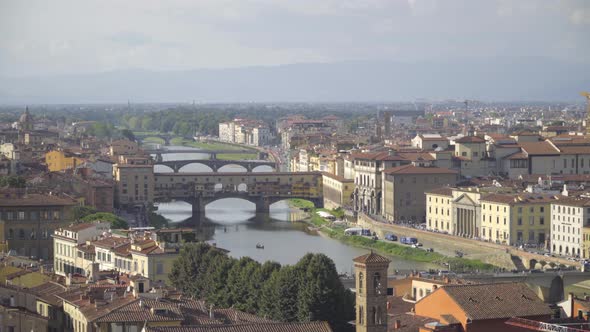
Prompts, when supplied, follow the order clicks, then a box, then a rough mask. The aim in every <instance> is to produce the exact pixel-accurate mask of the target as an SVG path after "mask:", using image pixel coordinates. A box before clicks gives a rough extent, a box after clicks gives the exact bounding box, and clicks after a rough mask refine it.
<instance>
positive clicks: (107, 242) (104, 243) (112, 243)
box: [92, 236, 131, 248]
mask: <svg viewBox="0 0 590 332" xmlns="http://www.w3.org/2000/svg"><path fill="white" fill-rule="evenodd" d="M130 242H131V239H129V238H126V237H116V236H109V237H105V238H102V239H98V240H96V241H92V244H93V245H94V246H95V247H101V248H116V247H118V246H121V245H123V244H125V243H130Z"/></svg>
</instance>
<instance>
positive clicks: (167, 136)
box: [134, 134, 180, 145]
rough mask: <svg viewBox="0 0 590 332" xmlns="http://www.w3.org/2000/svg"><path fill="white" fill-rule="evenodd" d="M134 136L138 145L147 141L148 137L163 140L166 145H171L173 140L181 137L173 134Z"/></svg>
mask: <svg viewBox="0 0 590 332" xmlns="http://www.w3.org/2000/svg"><path fill="white" fill-rule="evenodd" d="M134 136H135V139H136V140H137V141H138V143H141V142H143V140H145V139H146V138H148V137H155V138H159V139H161V140H163V141H164V145H170V142H171V141H172V139H173V138H176V137H180V136H178V135H173V134H135V135H134Z"/></svg>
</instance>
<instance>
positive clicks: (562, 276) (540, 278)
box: [461, 271, 590, 303]
mask: <svg viewBox="0 0 590 332" xmlns="http://www.w3.org/2000/svg"><path fill="white" fill-rule="evenodd" d="M461 278H462V279H464V280H470V281H474V282H480V283H487V282H490V283H494V282H523V283H526V284H528V285H529V286H530V287H532V288H533V290H535V291H536V292H537V295H538V296H539V297H541V298H542V299H543V300H544V301H545V302H548V303H557V302H559V301H561V300H563V298H564V293H565V290H564V289H565V286H569V285H575V284H577V283H580V282H582V281H587V280H590V272H579V271H560V272H544V273H524V274H523V273H498V274H493V275H490V274H484V275H479V274H476V275H470V274H465V275H461Z"/></svg>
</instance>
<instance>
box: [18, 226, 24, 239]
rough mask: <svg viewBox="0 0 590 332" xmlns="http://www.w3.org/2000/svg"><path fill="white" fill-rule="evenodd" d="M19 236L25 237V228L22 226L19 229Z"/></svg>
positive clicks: (20, 237)
mask: <svg viewBox="0 0 590 332" xmlns="http://www.w3.org/2000/svg"><path fill="white" fill-rule="evenodd" d="M18 238H19V239H21V240H24V239H25V230H24V229H22V228H21V229H19V230H18Z"/></svg>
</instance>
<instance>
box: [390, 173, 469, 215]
mask: <svg viewBox="0 0 590 332" xmlns="http://www.w3.org/2000/svg"><path fill="white" fill-rule="evenodd" d="M457 176H458V174H457V172H456V171H454V170H450V169H448V168H439V167H420V166H414V165H403V166H398V167H394V168H390V169H386V170H384V171H383V186H382V187H383V207H384V209H383V215H384V217H385V218H386V219H387V220H390V221H394V222H400V221H401V222H404V221H406V222H407V221H409V222H418V223H422V222H424V221H425V220H426V212H425V207H426V197H425V196H424V192H426V191H428V190H431V189H434V188H439V187H441V186H452V185H455V183H456V182H457V179H458V177H457Z"/></svg>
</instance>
